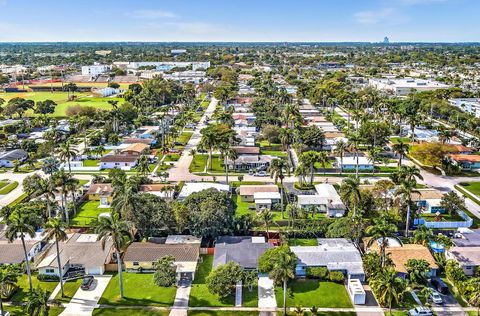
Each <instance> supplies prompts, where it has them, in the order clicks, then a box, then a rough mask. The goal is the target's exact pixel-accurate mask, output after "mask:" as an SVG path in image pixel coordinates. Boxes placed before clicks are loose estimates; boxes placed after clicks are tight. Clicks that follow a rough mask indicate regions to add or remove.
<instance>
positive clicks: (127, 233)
mask: <svg viewBox="0 0 480 316" xmlns="http://www.w3.org/2000/svg"><path fill="white" fill-rule="evenodd" d="M93 226H94V231H95V233H97V234H98V240H101V241H102V247H105V243H106V242H107V241H108V240H112V241H113V247H114V249H115V257H116V258H117V266H118V281H119V283H120V297H122V298H123V278H122V257H121V255H120V253H121V252H122V251H123V250H124V249H125V248H126V247H127V246H128V244H129V242H130V240H131V239H132V224H131V223H130V222H128V221H124V220H120V215H119V214H118V213H115V212H112V213H111V214H110V216H102V217H100V218H99V219H98V221H96V222H95V223H94V225H93Z"/></svg>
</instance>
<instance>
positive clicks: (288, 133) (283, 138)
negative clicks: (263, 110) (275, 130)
mask: <svg viewBox="0 0 480 316" xmlns="http://www.w3.org/2000/svg"><path fill="white" fill-rule="evenodd" d="M278 137H279V138H280V143H281V144H282V147H283V150H287V149H288V146H290V144H292V142H293V130H291V129H286V128H282V129H280V133H279V136H278Z"/></svg>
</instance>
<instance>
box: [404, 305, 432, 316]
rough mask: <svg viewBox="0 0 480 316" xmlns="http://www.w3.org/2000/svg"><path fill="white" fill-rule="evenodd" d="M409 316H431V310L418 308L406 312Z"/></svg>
mask: <svg viewBox="0 0 480 316" xmlns="http://www.w3.org/2000/svg"><path fill="white" fill-rule="evenodd" d="M408 315H410V316H432V315H433V313H432V310H431V309H430V308H428V307H423V306H418V307H415V308H412V309H411V310H409V311H408Z"/></svg>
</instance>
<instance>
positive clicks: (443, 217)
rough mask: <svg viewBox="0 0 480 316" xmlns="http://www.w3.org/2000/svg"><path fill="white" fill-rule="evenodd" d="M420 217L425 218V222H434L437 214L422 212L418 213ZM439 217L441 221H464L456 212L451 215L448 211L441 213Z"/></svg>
mask: <svg viewBox="0 0 480 316" xmlns="http://www.w3.org/2000/svg"><path fill="white" fill-rule="evenodd" d="M420 217H421V218H423V219H424V220H426V221H427V222H434V221H435V218H436V217H437V216H436V215H435V214H433V213H422V214H420ZM440 218H441V221H442V222H463V221H464V219H463V218H462V217H460V215H458V214H457V213H455V214H453V215H450V214H448V213H445V214H441V215H440Z"/></svg>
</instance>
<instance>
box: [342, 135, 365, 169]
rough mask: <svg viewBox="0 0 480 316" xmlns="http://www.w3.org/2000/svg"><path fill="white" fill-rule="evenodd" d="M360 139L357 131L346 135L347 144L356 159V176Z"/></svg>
mask: <svg viewBox="0 0 480 316" xmlns="http://www.w3.org/2000/svg"><path fill="white" fill-rule="evenodd" d="M361 141H362V138H361V137H360V134H359V133H358V132H354V133H351V134H350V135H348V144H349V147H350V150H351V151H353V152H354V155H355V160H356V165H355V176H356V177H357V178H358V157H359V155H358V147H359V145H360V142H361ZM342 167H343V166H342Z"/></svg>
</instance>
